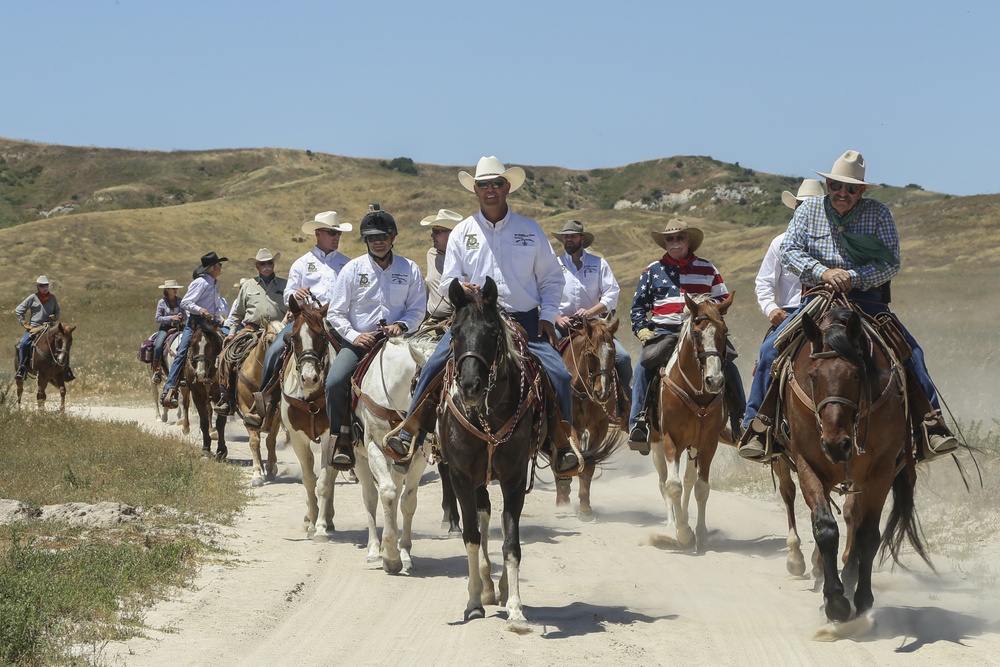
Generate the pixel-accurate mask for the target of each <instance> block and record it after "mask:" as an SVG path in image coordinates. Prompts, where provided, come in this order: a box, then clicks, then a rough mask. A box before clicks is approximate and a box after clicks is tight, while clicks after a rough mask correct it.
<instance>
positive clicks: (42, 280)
mask: <svg viewBox="0 0 1000 667" xmlns="http://www.w3.org/2000/svg"><path fill="white" fill-rule="evenodd" d="M35 284H36V285H48V284H49V278H48V276H46V275H41V276H38V278H37V279H35Z"/></svg>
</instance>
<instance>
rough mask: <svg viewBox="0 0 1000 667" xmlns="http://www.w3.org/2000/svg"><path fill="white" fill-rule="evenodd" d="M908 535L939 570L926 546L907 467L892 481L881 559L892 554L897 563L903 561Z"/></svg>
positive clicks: (911, 541) (914, 547)
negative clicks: (900, 558) (902, 554)
mask: <svg viewBox="0 0 1000 667" xmlns="http://www.w3.org/2000/svg"><path fill="white" fill-rule="evenodd" d="M903 538H906V539H907V540H908V541H909V543H910V545H911V546H912V547H913V550H914V551H916V552H917V555H918V556H920V558H921V559H922V560H923V561H924V562H925V563H927V565H929V566H930V568H931V570H934V571H935V572H936V571H937V570H935V569H934V564H933V563H931V559H930V556H928V555H927V550H926V549H925V547H924V541H923V531H922V530H921V528H920V520H919V519H918V518H917V508H916V505H915V504H914V502H913V483H912V482H911V481H910V475H909V472H908V471H907V469H906V467H903V468H902V469H901V470H900V471H899V472H897V473H896V478H895V479H894V480H893V481H892V511H891V512H890V513H889V519H888V521H886V524H885V530H884V531H883V532H882V545H881V549H880V551H879V558H880V562H881V563H884V562H885V560H886V558H887V557H889V556H891V557H892V560H893V562H894V563H896V564H897V565H902V563H900V562H899V548H900V546H901V545H902V544H903Z"/></svg>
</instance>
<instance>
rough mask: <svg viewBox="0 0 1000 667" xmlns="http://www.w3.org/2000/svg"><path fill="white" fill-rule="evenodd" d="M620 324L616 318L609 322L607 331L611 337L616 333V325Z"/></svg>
mask: <svg viewBox="0 0 1000 667" xmlns="http://www.w3.org/2000/svg"><path fill="white" fill-rule="evenodd" d="M620 322H621V320H619V319H618V318H617V317H616V318H615V319H613V320H611V324H610V325H609V326H608V330H610V331H611V335H612V336H614V335H615V333H616V332H617V331H618V324H619V323H620Z"/></svg>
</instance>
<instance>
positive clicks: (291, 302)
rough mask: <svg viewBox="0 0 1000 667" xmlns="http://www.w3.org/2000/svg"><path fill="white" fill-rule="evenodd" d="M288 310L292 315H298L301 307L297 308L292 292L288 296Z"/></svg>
mask: <svg viewBox="0 0 1000 667" xmlns="http://www.w3.org/2000/svg"><path fill="white" fill-rule="evenodd" d="M288 310H290V311H292V314H293V315H298V314H299V313H300V312H302V309H301V308H299V302H298V300H297V299H296V298H295V295H294V294H293V295H292V296H290V297H288Z"/></svg>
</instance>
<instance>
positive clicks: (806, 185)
mask: <svg viewBox="0 0 1000 667" xmlns="http://www.w3.org/2000/svg"><path fill="white" fill-rule="evenodd" d="M825 195H826V192H825V191H824V190H823V183H822V182H821V181H817V180H816V179H815V178H807V179H804V180H803V181H802V185H800V186H799V191H798V192H797V193H795V194H794V195H793V194H792V193H791V192H789V191H788V190H785V191H784V192H782V193H781V203H782V204H784V205H785V206H787V207H788V208H790V209H794V208H795V206H796V204H797V203H798V202H800V201H805V200H806V199H809V198H810V197H823V196H825Z"/></svg>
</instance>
